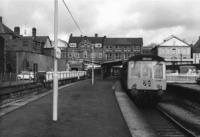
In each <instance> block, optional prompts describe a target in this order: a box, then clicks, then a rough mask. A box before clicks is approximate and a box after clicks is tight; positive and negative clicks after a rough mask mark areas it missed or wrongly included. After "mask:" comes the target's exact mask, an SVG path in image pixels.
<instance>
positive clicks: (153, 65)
mask: <svg viewBox="0 0 200 137" xmlns="http://www.w3.org/2000/svg"><path fill="white" fill-rule="evenodd" d="M130 67H131V71H130V72H131V76H132V77H135V78H156V79H163V64H162V63H158V62H156V61H154V62H150V61H145V62H144V61H142V62H140V61H137V62H132V63H131V66H130ZM153 74H154V76H153Z"/></svg>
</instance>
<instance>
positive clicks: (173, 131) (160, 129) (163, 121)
mask: <svg viewBox="0 0 200 137" xmlns="http://www.w3.org/2000/svg"><path fill="white" fill-rule="evenodd" d="M138 108H139V110H140V111H141V112H142V114H143V116H144V119H145V120H146V121H147V123H149V124H150V126H151V127H152V128H153V129H154V130H155V132H156V134H157V135H158V137H193V136H192V135H191V134H190V133H189V132H188V131H186V130H184V129H183V128H182V127H180V125H177V124H176V123H175V121H172V120H171V119H169V117H168V116H166V115H164V113H162V112H161V111H159V109H157V108H156V107H147V106H146V107H138Z"/></svg>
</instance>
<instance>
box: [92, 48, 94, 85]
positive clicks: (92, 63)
mask: <svg viewBox="0 0 200 137" xmlns="http://www.w3.org/2000/svg"><path fill="white" fill-rule="evenodd" d="M92 85H94V46H93V45H92Z"/></svg>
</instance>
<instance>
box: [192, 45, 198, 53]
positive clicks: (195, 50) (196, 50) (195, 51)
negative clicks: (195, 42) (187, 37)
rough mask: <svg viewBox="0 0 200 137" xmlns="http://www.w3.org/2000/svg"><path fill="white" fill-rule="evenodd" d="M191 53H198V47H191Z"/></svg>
mask: <svg viewBox="0 0 200 137" xmlns="http://www.w3.org/2000/svg"><path fill="white" fill-rule="evenodd" d="M192 52H193V53H200V47H195V46H193V47H192Z"/></svg>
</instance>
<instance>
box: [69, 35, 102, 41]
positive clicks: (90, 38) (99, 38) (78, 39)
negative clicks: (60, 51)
mask: <svg viewBox="0 0 200 137" xmlns="http://www.w3.org/2000/svg"><path fill="white" fill-rule="evenodd" d="M103 38H104V37H87V36H84V37H77V36H75V37H74V36H70V38H69V43H80V42H81V41H82V40H84V39H86V40H87V39H88V40H89V41H90V42H91V43H103Z"/></svg>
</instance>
